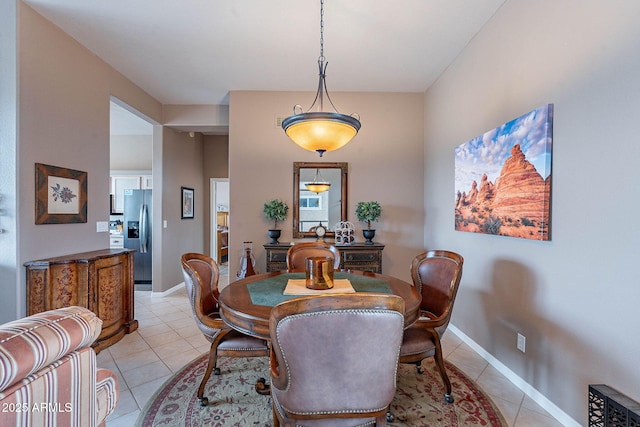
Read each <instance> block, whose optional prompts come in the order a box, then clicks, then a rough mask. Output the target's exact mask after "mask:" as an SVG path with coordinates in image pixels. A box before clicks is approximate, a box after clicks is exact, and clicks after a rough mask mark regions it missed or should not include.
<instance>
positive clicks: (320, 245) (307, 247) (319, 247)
mask: <svg viewBox="0 0 640 427" xmlns="http://www.w3.org/2000/svg"><path fill="white" fill-rule="evenodd" d="M314 256H324V257H331V258H333V269H334V270H339V269H340V251H339V250H338V248H336V247H335V246H333V245H330V244H328V243H325V242H304V243H296V244H295V245H293V246H291V247H290V248H289V250H288V251H287V270H289V271H305V269H306V267H305V262H306V261H305V260H306V258H307V257H314Z"/></svg>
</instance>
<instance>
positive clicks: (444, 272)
mask: <svg viewBox="0 0 640 427" xmlns="http://www.w3.org/2000/svg"><path fill="white" fill-rule="evenodd" d="M463 263H464V259H463V258H462V256H461V255H459V254H457V253H455V252H450V251H443V250H431V251H427V252H423V253H421V254H419V255H417V256H416V257H415V258H414V259H413V261H412V263H411V278H412V280H413V284H414V286H417V287H418V289H419V290H420V293H421V294H422V302H421V303H420V318H419V319H418V320H417V321H416V322H415V323H414V324H413V325H411V326H410V327H409V328H407V329H406V330H405V331H404V335H403V340H402V347H401V348H400V363H415V364H416V366H417V369H418V372H419V373H422V367H421V364H422V361H423V360H424V359H426V358H427V357H433V358H434V359H435V361H436V366H437V367H438V371H439V372H440V376H441V377H442V382H443V383H444V386H445V390H446V392H445V395H444V396H445V401H446V402H447V403H453V396H452V395H451V381H449V376H448V375H447V371H446V370H445V367H444V357H443V355H442V345H441V343H440V339H441V338H442V335H443V334H444V332H445V331H446V329H447V326H448V325H449V320H450V319H451V312H452V311H453V304H454V302H455V300H456V294H457V293H458V286H459V285H460V279H461V278H462V265H463Z"/></svg>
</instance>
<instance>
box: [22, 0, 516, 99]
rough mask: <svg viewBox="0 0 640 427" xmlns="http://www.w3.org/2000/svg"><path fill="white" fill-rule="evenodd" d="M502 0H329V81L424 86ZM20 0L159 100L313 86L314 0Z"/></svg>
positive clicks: (334, 85) (367, 87)
mask: <svg viewBox="0 0 640 427" xmlns="http://www.w3.org/2000/svg"><path fill="white" fill-rule="evenodd" d="M504 1H505V0H399V1H390V0H342V1H338V0H326V1H325V5H324V21H325V22H324V55H325V57H326V60H327V62H328V69H327V86H328V88H329V92H330V93H333V92H337V91H371V92H375V91H384V92H387V91H388V92H423V91H425V90H426V89H427V88H428V87H429V86H430V85H431V84H432V83H433V82H434V81H435V80H436V79H437V78H438V76H439V75H440V74H441V73H442V72H443V71H444V70H445V69H446V67H447V66H448V65H449V64H450V63H451V62H452V61H453V60H454V59H455V58H456V56H457V55H458V54H459V53H460V51H461V50H462V49H463V48H464V47H465V46H466V45H467V44H468V43H469V41H470V40H471V39H472V38H473V37H474V35H475V34H476V33H477V32H478V31H479V30H480V29H481V28H482V26H483V25H484V24H485V23H486V22H487V21H488V20H489V19H490V18H491V17H492V16H493V14H494V13H495V12H496V10H497V9H498V8H499V7H500V6H501V5H502V3H503V2H504ZM25 3H27V4H28V5H30V6H31V7H33V8H34V9H35V10H36V11H37V12H39V13H40V14H42V15H43V16H45V17H46V18H47V19H49V20H50V21H52V22H53V23H55V24H56V25H58V26H59V27H60V28H62V29H63V30H64V31H65V32H66V33H68V34H70V35H71V36H72V37H73V38H75V39H76V40H78V41H79V42H80V43H81V44H82V45H84V46H86V47H87V48H88V49H90V50H91V51H93V52H94V53H96V54H97V55H98V56H100V57H101V58H102V59H103V60H105V61H106V62H108V63H109V64H110V65H112V66H113V67H114V68H115V69H117V70H118V71H120V72H121V73H122V74H124V75H125V76H127V77H128V78H129V79H130V80H132V81H133V82H134V83H135V84H136V85H138V86H139V87H141V88H142V89H144V90H145V91H146V92H148V93H149V94H150V95H152V96H153V97H155V98H156V99H158V100H159V101H160V102H161V103H163V104H213V105H226V104H228V102H229V91H230V90H277V91H315V89H316V86H317V78H318V77H317V75H318V65H317V60H318V56H319V53H320V2H319V1H317V0H316V1H310V0H271V1H266V0H133V1H132V0H109V1H104V0H25ZM311 101H312V100H311V99H310V100H309V102H311ZM306 107H307V106H305V108H306Z"/></svg>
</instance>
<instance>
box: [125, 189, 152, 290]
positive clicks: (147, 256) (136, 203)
mask: <svg viewBox="0 0 640 427" xmlns="http://www.w3.org/2000/svg"><path fill="white" fill-rule="evenodd" d="M151 206H152V204H151V190H124V247H125V248H128V249H135V250H136V252H134V254H133V269H134V270H133V274H134V281H135V283H151V260H152V250H151V249H152V242H153V237H152V234H151V230H153V227H152V222H151V219H152V215H151Z"/></svg>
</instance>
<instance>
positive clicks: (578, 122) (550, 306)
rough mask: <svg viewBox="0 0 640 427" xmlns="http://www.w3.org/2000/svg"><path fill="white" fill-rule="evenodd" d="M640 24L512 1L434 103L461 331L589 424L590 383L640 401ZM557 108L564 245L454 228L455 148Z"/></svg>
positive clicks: (595, 10)
mask: <svg viewBox="0 0 640 427" xmlns="http://www.w3.org/2000/svg"><path fill="white" fill-rule="evenodd" d="M638 16H640V3H637V2H633V1H622V0H617V1H612V2H607V3H604V2H596V1H589V2H572V1H561V2H558V1H555V0H545V1H539V2H530V1H527V0H509V1H508V2H506V3H505V4H504V6H503V7H502V8H501V9H500V10H499V11H498V13H497V14H496V16H495V17H494V18H493V19H492V20H491V21H490V22H489V24H488V25H487V26H486V27H485V28H484V29H483V30H482V32H481V33H480V34H478V35H477V36H476V38H475V39H474V40H473V42H472V43H471V44H470V45H469V46H468V48H467V49H466V50H465V51H464V52H463V54H461V55H460V56H459V57H458V59H457V60H456V61H455V62H454V63H453V64H452V65H451V66H450V67H449V68H448V69H447V71H446V72H445V73H444V75H443V76H441V78H440V79H439V80H438V82H437V83H436V84H435V85H434V86H433V87H432V88H431V89H430V90H429V91H428V92H427V94H426V96H425V105H426V106H425V140H426V144H425V185H424V194H425V212H426V220H425V246H427V247H434V248H435V247H437V248H447V249H452V250H455V251H459V252H460V253H461V254H462V255H464V257H465V271H464V277H463V279H462V284H461V287H460V293H459V296H458V302H457V306H456V309H455V311H454V316H453V323H454V325H455V326H456V327H458V328H459V329H460V330H462V332H464V333H465V334H466V335H468V336H469V337H471V338H472V339H473V340H474V341H475V342H476V343H477V344H479V345H480V346H481V347H482V348H483V349H485V350H486V351H488V352H489V353H490V354H491V355H492V356H493V357H495V358H496V359H497V360H498V361H499V363H501V364H503V365H504V366H505V367H506V369H508V370H510V371H511V372H512V373H514V374H515V375H517V376H518V377H520V378H521V379H524V381H526V383H527V384H528V385H529V386H531V387H533V388H534V389H535V390H537V391H538V392H540V393H542V394H543V395H544V397H546V398H548V399H549V401H550V402H551V403H552V405H557V408H559V410H560V411H563V412H564V413H565V416H566V415H567V414H568V416H569V417H570V418H573V419H574V420H577V421H578V423H579V425H586V424H587V419H586V416H587V385H588V384H590V383H605V384H609V385H610V386H612V387H614V388H617V389H619V390H620V391H622V392H624V393H626V394H628V395H629V396H631V397H632V398H635V399H637V400H640V389H638V384H640V369H638V360H640V340H638V325H640V322H639V321H638V316H637V302H638V301H640V286H638V283H639V280H638V272H637V269H636V268H635V263H636V262H637V254H638V242H639V241H640V227H638V226H637V225H636V220H635V212H636V211H637V209H638V208H639V207H640V205H639V204H638V203H639V202H638V200H640V197H639V196H640V192H639V190H638V185H637V184H638V178H637V164H638V158H639V157H640V144H638V143H637V140H638V135H637V130H636V126H635V122H636V121H637V119H636V118H637V116H638V115H640V80H639V79H638V75H640V56H638V54H637V53H638V52H639V51H640V26H638V25H637V17H638ZM546 103H554V104H555V117H554V131H553V139H554V140H553V160H552V163H553V164H552V168H553V183H552V186H553V188H552V214H551V237H552V240H551V241H549V242H536V241H529V240H522V239H514V238H507V237H497V236H489V235H480V234H472V233H464V232H456V231H454V229H453V201H454V190H453V181H454V164H453V160H454V157H453V150H454V147H455V146H457V145H459V144H462V143H464V142H466V141H467V140H469V139H471V138H472V137H475V136H477V135H480V134H482V133H484V132H486V131H488V130H490V129H493V128H494V127H496V126H498V125H500V124H502V123H504V122H506V121H508V120H511V119H513V118H515V117H517V116H520V115H521V114H524V113H526V112H528V111H530V110H532V109H534V108H536V107H538V106H541V105H544V104H546ZM518 332H521V333H523V334H524V335H525V336H526V337H527V347H526V348H527V351H526V353H524V354H523V353H521V352H519V351H517V350H516V334H517V333H518ZM534 395H535V393H534ZM538 397H541V396H539V395H538ZM544 397H542V398H541V399H542V400H544ZM558 414H559V415H560V416H561V417H562V413H560V412H558ZM558 414H556V415H558ZM570 418H561V419H563V421H564V422H566V424H567V425H573V422H572V420H571V419H570Z"/></svg>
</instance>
